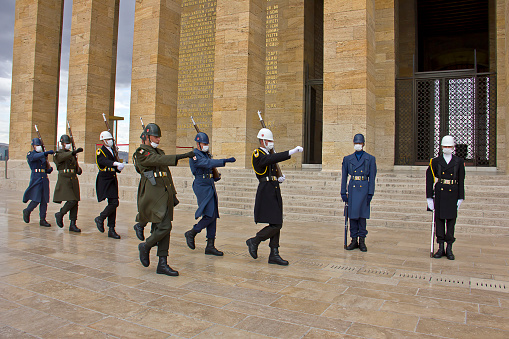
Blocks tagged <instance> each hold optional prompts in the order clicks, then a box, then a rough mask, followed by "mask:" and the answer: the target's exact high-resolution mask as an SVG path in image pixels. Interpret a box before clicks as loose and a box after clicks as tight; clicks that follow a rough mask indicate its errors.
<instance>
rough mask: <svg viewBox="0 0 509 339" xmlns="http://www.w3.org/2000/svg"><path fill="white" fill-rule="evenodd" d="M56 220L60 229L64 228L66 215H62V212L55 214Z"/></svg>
mask: <svg viewBox="0 0 509 339" xmlns="http://www.w3.org/2000/svg"><path fill="white" fill-rule="evenodd" d="M55 219H56V221H57V226H58V227H60V228H62V227H64V215H63V214H62V212H57V213H55Z"/></svg>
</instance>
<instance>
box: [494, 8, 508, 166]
mask: <svg viewBox="0 0 509 339" xmlns="http://www.w3.org/2000/svg"><path fill="white" fill-rule="evenodd" d="M496 18H497V169H498V170H501V171H509V147H508V144H507V140H508V136H507V132H508V131H509V119H508V116H507V115H508V113H509V112H508V107H509V86H508V79H509V56H508V54H507V50H508V48H509V41H507V37H508V36H509V0H496Z"/></svg>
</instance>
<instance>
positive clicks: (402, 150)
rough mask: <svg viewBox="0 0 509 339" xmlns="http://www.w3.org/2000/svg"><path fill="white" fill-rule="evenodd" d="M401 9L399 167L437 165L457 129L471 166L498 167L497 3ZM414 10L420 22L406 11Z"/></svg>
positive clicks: (459, 149) (466, 1) (427, 3)
mask: <svg viewBox="0 0 509 339" xmlns="http://www.w3.org/2000/svg"><path fill="white" fill-rule="evenodd" d="M401 3H402V2H401V1H400V4H401ZM399 10H400V11H399V14H400V16H399V19H400V20H399V32H400V37H399V41H398V47H399V48H398V54H397V58H398V64H399V66H400V67H399V74H398V75H399V77H397V78H396V148H395V149H396V151H395V153H396V154H395V163H396V165H414V164H415V165H424V164H427V163H429V159H430V158H432V157H435V156H437V155H438V154H439V151H440V140H441V138H442V137H443V136H444V135H447V134H449V135H452V136H454V138H455V140H456V144H457V146H456V150H455V152H456V155H458V156H460V157H462V158H464V159H465V161H466V163H467V164H469V165H474V166H496V59H495V56H496V53H495V52H494V50H495V49H496V46H495V39H490V37H493V35H494V33H495V31H494V29H495V27H494V15H493V11H494V8H493V1H491V0H480V1H479V0H476V1H473V0H472V1H471V0H461V1H460V0H457V1H439V0H417V1H415V2H413V4H409V3H408V2H407V3H405V4H402V5H400V7H399ZM412 12H413V13H414V14H416V15H414V16H413V18H414V22H412V20H409V19H408V17H403V16H404V15H409V14H410V13H412ZM409 25H413V27H415V28H416V29H415V31H412V30H411V29H408V28H409V27H408V26H409ZM405 30H406V31H405ZM409 48H411V50H413V51H414V53H413V54H412V55H411V54H410V53H408V50H409ZM410 65H411V67H409V66H410Z"/></svg>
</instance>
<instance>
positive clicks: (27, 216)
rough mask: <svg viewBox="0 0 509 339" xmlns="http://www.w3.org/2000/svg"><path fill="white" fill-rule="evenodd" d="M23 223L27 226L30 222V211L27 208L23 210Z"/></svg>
mask: <svg viewBox="0 0 509 339" xmlns="http://www.w3.org/2000/svg"><path fill="white" fill-rule="evenodd" d="M23 221H24V222H26V223H27V224H28V223H29V222H30V211H29V210H27V209H26V208H25V209H24V210H23Z"/></svg>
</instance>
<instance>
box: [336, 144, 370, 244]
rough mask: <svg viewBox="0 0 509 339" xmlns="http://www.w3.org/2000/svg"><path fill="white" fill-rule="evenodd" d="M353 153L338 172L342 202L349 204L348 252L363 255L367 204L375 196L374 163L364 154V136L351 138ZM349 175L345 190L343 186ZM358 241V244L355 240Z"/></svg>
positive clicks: (367, 216)
mask: <svg viewBox="0 0 509 339" xmlns="http://www.w3.org/2000/svg"><path fill="white" fill-rule="evenodd" d="M353 144H354V149H355V152H354V153H353V154H350V155H347V156H346V157H344V158H343V166H342V170H341V174H342V175H341V198H342V199H343V201H344V202H348V217H349V219H350V237H351V238H352V242H351V243H350V244H349V245H348V246H347V248H346V249H347V250H353V249H355V248H359V249H360V250H361V251H362V252H366V251H367V250H368V248H367V247H366V235H367V234H368V231H367V230H366V219H369V213H370V207H369V205H370V203H371V199H373V195H374V194H375V178H376V159H375V157H374V156H372V155H370V154H368V153H366V152H365V151H364V135H362V134H356V135H355V136H354V138H353ZM348 175H350V182H349V184H348V189H347V187H346V182H347V180H348ZM357 239H358V240H357Z"/></svg>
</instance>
